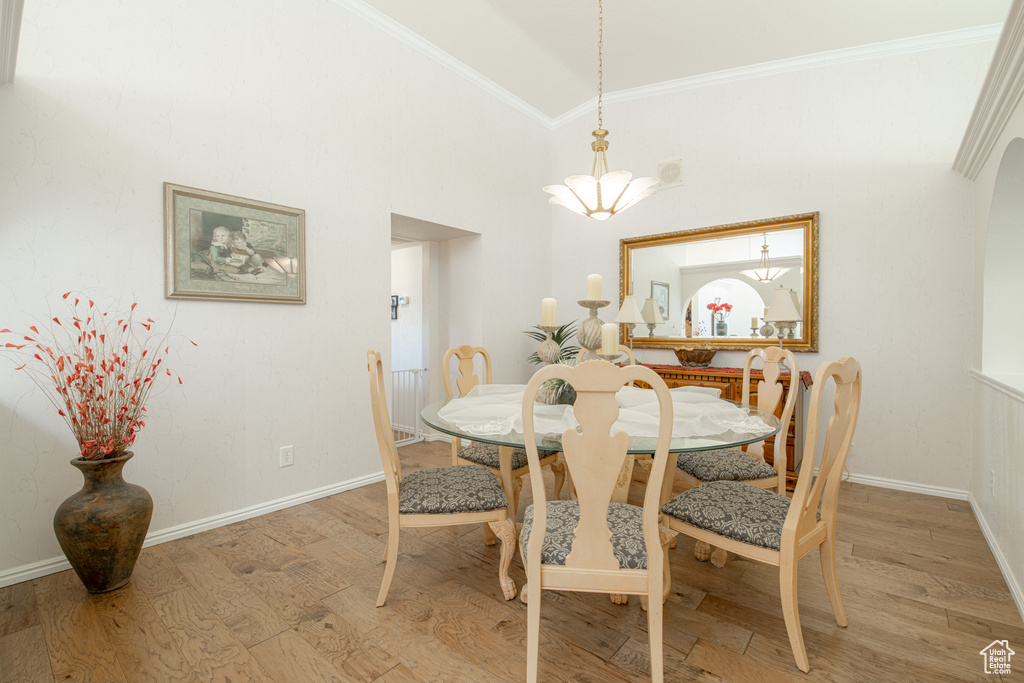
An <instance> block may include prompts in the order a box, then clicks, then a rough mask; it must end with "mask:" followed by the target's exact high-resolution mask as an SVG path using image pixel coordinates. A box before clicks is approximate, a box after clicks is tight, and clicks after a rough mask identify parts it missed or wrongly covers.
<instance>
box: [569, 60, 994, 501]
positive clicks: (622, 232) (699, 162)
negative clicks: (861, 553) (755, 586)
mask: <svg viewBox="0 0 1024 683" xmlns="http://www.w3.org/2000/svg"><path fill="white" fill-rule="evenodd" d="M991 54H992V44H991V43H987V44H975V45H968V46H960V47H951V48H943V49H935V50H930V51H926V52H920V53H916V54H903V55H897V56H890V57H885V58H877V59H871V60H866V61H858V62H851V63H846V64H839V65H831V66H823V67H817V68H810V69H805V70H800V71H793V72H789V73H784V74H778V75H771V76H766V77H761V78H756V79H747V80H742V81H735V82H731V83H726V84H721V85H713V86H707V87H701V88H697V89H692V90H687V91H683V92H677V93H674V94H670V95H665V96H662V97H657V98H648V99H641V100H633V101H626V102H619V103H613V104H606V105H605V112H604V122H605V127H606V128H608V130H610V131H611V134H610V135H609V136H608V139H609V140H610V142H611V148H610V151H609V155H610V163H611V166H612V168H613V170H615V169H628V170H630V171H632V172H633V173H634V174H636V175H654V174H655V173H656V169H657V164H658V162H659V161H664V160H668V159H674V158H682V159H683V160H684V161H685V164H686V168H685V170H684V176H685V178H686V184H685V185H684V186H682V187H681V188H673V189H669V190H666V191H663V192H661V193H659V194H657V195H655V196H653V197H651V198H649V199H646V200H644V201H643V202H641V203H640V204H638V205H637V206H636V207H634V208H632V209H630V210H629V211H628V212H627V213H624V214H622V215H621V216H617V217H615V218H614V219H612V220H609V221H606V222H603V223H596V222H594V221H588V220H587V219H585V218H582V217H578V216H576V215H574V214H571V213H569V212H567V211H560V212H559V213H558V214H557V215H556V216H555V223H554V231H553V237H552V239H553V242H554V247H555V249H554V253H555V254H556V256H555V257H554V259H553V261H552V272H553V274H554V280H553V288H554V292H553V294H552V295H553V296H555V297H558V298H559V299H560V300H561V299H563V298H564V299H566V300H570V299H573V297H576V296H577V295H578V294H580V293H582V292H583V287H584V283H585V277H586V274H587V273H588V272H597V273H601V274H603V275H604V277H605V281H606V282H609V283H611V282H616V281H617V279H618V278H617V277H616V276H617V275H618V269H619V267H618V254H619V251H618V239H619V238H622V237H633V236H637V235H646V234H655V233H662V232H668V231H672V230H683V229H690V228H697V227H701V226H712V225H720V224H724V223H732V222H738V221H748V220H754V219H761V218H770V217H775V216H783V215H790V214H796V213H804V212H808V211H820V212H821V250H820V257H821V264H820V265H821V275H820V305H821V323H820V340H821V341H820V347H819V348H820V353H818V354H797V356H798V361H799V362H800V364H801V366H802V369H806V370H811V371H812V372H813V370H814V369H815V368H816V366H817V365H818V363H820V362H821V361H823V360H831V359H835V358H838V357H840V356H844V355H850V356H854V357H856V358H858V359H859V360H860V361H861V364H862V366H863V368H864V381H865V387H864V405H863V407H862V410H861V417H860V422H859V425H858V427H857V436H856V440H855V443H854V446H853V450H852V452H851V455H850V458H849V463H848V464H849V468H850V470H851V472H852V473H854V474H855V475H862V476H871V477H881V478H886V479H890V480H897V481H904V482H916V483H918V484H922V485H925V486H931V487H939V488H943V487H945V488H949V489H956V490H960V491H962V490H963V488H964V482H966V481H967V479H968V477H969V476H970V461H969V458H968V457H967V456H966V454H967V453H968V452H969V451H970V446H971V430H970V424H971V404H970V401H968V400H966V399H965V400H956V397H963V396H964V395H965V393H964V392H965V391H966V390H967V387H969V386H970V377H969V374H968V370H969V366H970V352H971V349H972V344H973V339H974V331H973V329H972V326H971V325H970V324H969V321H970V320H971V313H972V307H973V303H972V296H971V293H970V290H969V287H968V283H969V281H970V275H969V273H970V272H971V268H972V265H973V258H972V251H973V239H972V236H971V230H970V224H971V211H972V205H971V191H970V185H969V183H968V181H966V180H965V179H964V178H962V177H961V176H959V175H958V174H956V173H955V172H954V171H952V170H951V168H950V166H951V163H952V159H953V157H954V155H955V153H956V148H957V145H958V144H959V141H960V138H961V136H962V134H963V131H964V129H965V127H966V123H967V120H968V118H969V116H970V113H971V107H972V105H973V103H974V101H975V99H976V97H977V93H978V91H979V89H980V86H981V83H982V80H983V77H984V74H985V69H986V67H987V66H988V61H989V59H990V57H991ZM594 122H595V117H594V116H585V117H582V118H580V119H578V120H577V121H575V122H573V123H572V124H571V125H567V126H565V127H564V128H562V129H559V130H558V131H556V136H555V148H554V155H553V159H554V164H553V173H552V175H553V176H554V177H556V178H561V177H565V176H566V175H569V174H572V173H580V172H581V169H585V168H586V167H587V164H589V163H590V160H589V158H588V156H589V155H588V149H589V148H588V146H587V145H588V142H589V132H590V130H591V129H592V128H593V127H594ZM567 254H571V255H572V256H571V258H568V257H566V255H567ZM614 294H615V292H614V290H612V291H610V292H606V298H613V296H614ZM606 310H607V309H606ZM867 312H870V314H869V315H866V313H867ZM560 315H566V316H568V315H569V312H568V311H566V313H564V314H562V313H560ZM566 319H570V318H568V317H567V318H566ZM638 356H639V357H640V359H641V360H644V361H648V362H674V359H673V357H672V355H671V352H669V351H652V350H640V351H639V352H638ZM741 358H742V354H739V353H724V352H719V354H718V356H716V358H715V364H716V365H731V366H735V365H739V364H741V363H742V360H741ZM935 397H949V399H950V400H946V401H943V400H934V399H935Z"/></svg>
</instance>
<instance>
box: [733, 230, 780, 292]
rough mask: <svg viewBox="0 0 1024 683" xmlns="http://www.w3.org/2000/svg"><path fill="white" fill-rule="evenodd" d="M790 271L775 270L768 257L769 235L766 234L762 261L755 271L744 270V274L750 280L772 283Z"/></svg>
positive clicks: (762, 247)
mask: <svg viewBox="0 0 1024 683" xmlns="http://www.w3.org/2000/svg"><path fill="white" fill-rule="evenodd" d="M787 271H789V268H773V267H772V260H771V259H770V258H769V257H768V233H764V244H762V245H761V261H760V263H758V264H757V268H755V269H754V270H744V271H743V274H744V275H746V276H747V277H749V278H750V279H755V278H756V279H757V280H760V281H761V282H771V281H772V280H774V279H775V278H777V277H778V276H780V275H782V274H783V273H785V272H787Z"/></svg>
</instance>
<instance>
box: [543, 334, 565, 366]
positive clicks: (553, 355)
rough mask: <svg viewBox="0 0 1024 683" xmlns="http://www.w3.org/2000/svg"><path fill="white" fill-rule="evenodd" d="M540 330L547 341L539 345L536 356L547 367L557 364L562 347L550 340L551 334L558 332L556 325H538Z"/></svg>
mask: <svg viewBox="0 0 1024 683" xmlns="http://www.w3.org/2000/svg"><path fill="white" fill-rule="evenodd" d="M540 329H541V331H543V332H544V333H545V334H546V335H547V339H545V340H544V341H542V342H541V343H540V348H539V349H537V356H538V357H539V358H540V359H541V360H542V361H544V362H545V363H547V364H548V365H551V364H552V363H557V362H558V359H559V358H560V357H561V356H562V347H561V346H559V345H558V342H556V341H555V340H554V339H552V338H551V333H552V332H557V331H558V325H540Z"/></svg>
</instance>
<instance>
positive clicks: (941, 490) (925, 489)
mask: <svg viewBox="0 0 1024 683" xmlns="http://www.w3.org/2000/svg"><path fill="white" fill-rule="evenodd" d="M815 474H817V471H815ZM846 481H849V482H853V483H854V484H864V485H866V486H878V487H879V488H883V489H895V490H897V491H908V492H910V493H923V494H925V495H926V496H939V497H940V498H952V499H953V500H967V496H968V495H969V494H968V493H967V491H963V490H960V489H950V488H946V487H945V486H932V485H931V484H917V483H914V482H912V481H900V480H899V479H887V478H885V477H872V476H871V475H868V474H853V473H851V474H850V475H849V476H847V477H846Z"/></svg>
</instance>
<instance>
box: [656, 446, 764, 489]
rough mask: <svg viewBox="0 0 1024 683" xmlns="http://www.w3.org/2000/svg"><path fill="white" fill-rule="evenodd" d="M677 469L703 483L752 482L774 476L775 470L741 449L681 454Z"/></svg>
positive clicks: (677, 461) (720, 449) (721, 449)
mask: <svg viewBox="0 0 1024 683" xmlns="http://www.w3.org/2000/svg"><path fill="white" fill-rule="evenodd" d="M676 467H678V468H679V469H681V470H682V471H683V472H686V473H687V474H689V475H690V476H692V477H696V478H697V479H700V480H701V481H703V482H709V481H750V480H752V479H768V478H769V477H774V476H775V474H776V472H775V468H773V467H772V466H771V465H769V464H768V463H766V462H765V461H764V460H761V459H760V458H758V457H757V456H754V455H751V454H750V453H744V452H743V451H741V450H739V449H738V448H719V449H715V450H709V451H694V452H692V453H681V454H680V455H679V458H678V459H677V460H676Z"/></svg>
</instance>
